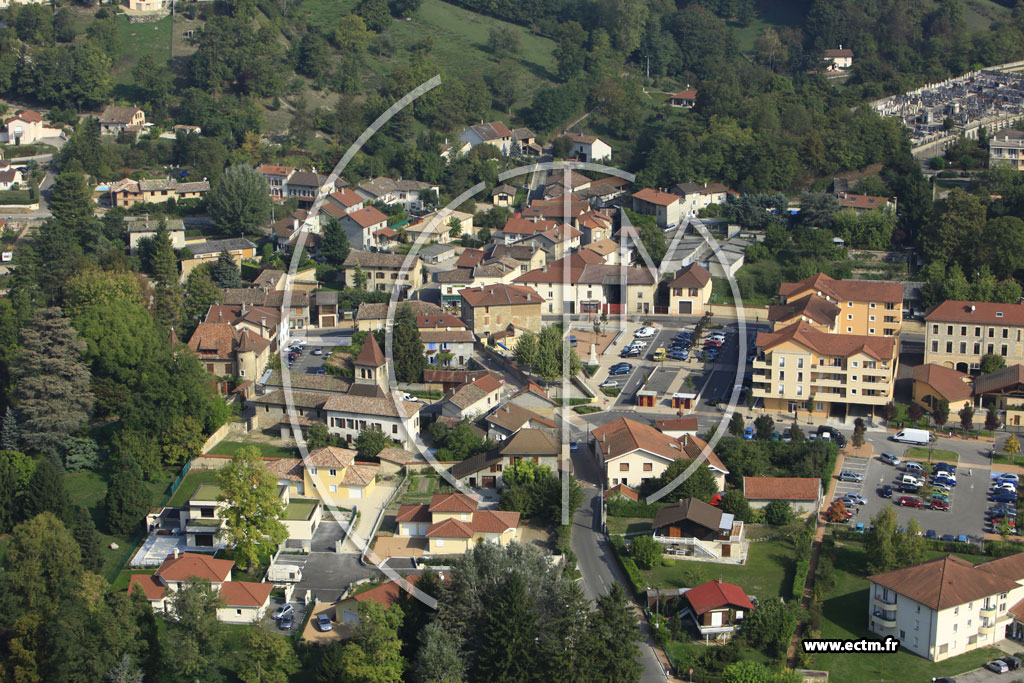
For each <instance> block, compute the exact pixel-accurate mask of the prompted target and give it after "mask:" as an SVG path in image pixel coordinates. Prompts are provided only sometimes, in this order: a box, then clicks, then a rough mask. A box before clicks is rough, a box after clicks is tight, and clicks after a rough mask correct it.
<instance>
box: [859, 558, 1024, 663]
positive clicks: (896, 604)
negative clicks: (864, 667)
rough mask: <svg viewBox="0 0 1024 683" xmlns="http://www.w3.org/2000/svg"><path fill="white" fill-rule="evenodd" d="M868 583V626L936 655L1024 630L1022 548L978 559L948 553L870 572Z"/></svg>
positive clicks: (924, 653)
mask: <svg viewBox="0 0 1024 683" xmlns="http://www.w3.org/2000/svg"><path fill="white" fill-rule="evenodd" d="M868 585H869V590H868V595H867V600H868V604H867V615H866V618H867V623H868V630H869V631H871V632H872V633H874V634H876V635H878V636H880V637H883V638H885V637H893V638H899V639H900V641H901V648H902V649H906V650H909V651H910V652H913V653H914V654H916V655H919V656H921V657H924V658H926V659H930V660H932V661H941V660H944V659H948V658H950V657H956V656H958V655H961V654H963V653H965V652H970V651H971V650H975V649H978V648H983V647H990V646H993V645H995V644H996V643H998V642H999V641H1001V640H1003V639H1004V638H1019V637H1020V636H1021V634H1022V633H1024V554H1022V553H1018V554H1015V555H1009V556H1006V557H1002V558H999V559H997V560H990V561H987V562H982V563H979V564H972V563H971V562H968V561H967V560H964V559H962V558H960V557H957V556H956V555H947V556H945V557H939V558H936V559H934V560H930V561H927V562H922V563H920V564H915V565H911V566H909V567H904V568H902V569H894V570H892V571H888V572H884V573H882V574H875V575H874V576H869V577H868ZM901 636H902V637H901Z"/></svg>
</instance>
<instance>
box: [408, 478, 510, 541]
mask: <svg viewBox="0 0 1024 683" xmlns="http://www.w3.org/2000/svg"><path fill="white" fill-rule="evenodd" d="M395 519H396V521H397V523H398V532H397V533H396V534H395V535H396V536H399V537H411V538H426V539H427V549H428V552H429V553H430V554H435V555H461V554H462V553H464V552H466V551H467V550H469V549H470V548H471V547H472V546H473V545H475V544H476V543H478V542H481V541H482V542H487V543H497V544H499V545H508V544H509V543H510V542H512V541H514V540H516V537H517V532H518V529H519V513H518V512H507V511H503V510H490V509H486V510H485V509H480V508H479V499H477V498H475V497H471V496H467V495H465V494H462V493H448V494H435V495H434V497H433V498H432V499H431V501H430V503H429V504H422V503H421V504H419V505H403V506H401V507H400V508H399V510H398V514H397V516H396V517H395Z"/></svg>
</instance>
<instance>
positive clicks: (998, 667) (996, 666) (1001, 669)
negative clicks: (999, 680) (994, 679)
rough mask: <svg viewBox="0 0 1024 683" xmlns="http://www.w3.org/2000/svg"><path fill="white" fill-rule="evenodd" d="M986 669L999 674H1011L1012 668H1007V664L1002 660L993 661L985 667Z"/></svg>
mask: <svg viewBox="0 0 1024 683" xmlns="http://www.w3.org/2000/svg"><path fill="white" fill-rule="evenodd" d="M985 668H986V669H988V670H989V671H991V672H993V673H997V674H1006V673H1010V667H1008V666H1006V662H1004V661H1003V660H1001V659H993V660H992V661H991V662H989V663H988V664H986V665H985Z"/></svg>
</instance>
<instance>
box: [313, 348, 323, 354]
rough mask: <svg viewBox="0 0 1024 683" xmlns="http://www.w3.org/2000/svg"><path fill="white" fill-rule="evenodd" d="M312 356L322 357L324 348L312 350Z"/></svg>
mask: <svg viewBox="0 0 1024 683" xmlns="http://www.w3.org/2000/svg"><path fill="white" fill-rule="evenodd" d="M313 355H314V356H322V355H324V347H322V346H318V347H316V348H315V349H313Z"/></svg>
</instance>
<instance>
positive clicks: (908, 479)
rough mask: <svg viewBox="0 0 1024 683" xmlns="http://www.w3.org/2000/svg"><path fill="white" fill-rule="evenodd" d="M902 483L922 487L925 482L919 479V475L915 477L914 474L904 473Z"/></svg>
mask: <svg viewBox="0 0 1024 683" xmlns="http://www.w3.org/2000/svg"><path fill="white" fill-rule="evenodd" d="M900 483H901V484H910V485H911V486H917V487H918V488H920V487H921V485H922V484H924V482H923V481H921V480H920V479H918V478H917V477H915V476H914V475H912V474H904V475H903V476H902V477H901V478H900Z"/></svg>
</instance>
